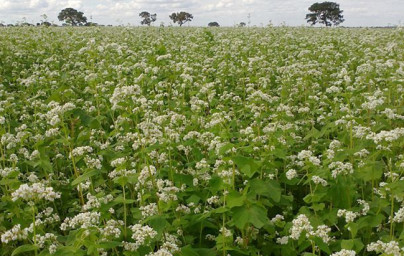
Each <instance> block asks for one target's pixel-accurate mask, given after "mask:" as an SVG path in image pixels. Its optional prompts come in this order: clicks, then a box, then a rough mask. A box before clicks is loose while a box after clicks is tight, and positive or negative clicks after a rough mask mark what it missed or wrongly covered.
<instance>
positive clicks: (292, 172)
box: [286, 169, 297, 180]
mask: <svg viewBox="0 0 404 256" xmlns="http://www.w3.org/2000/svg"><path fill="white" fill-rule="evenodd" d="M296 176H297V172H296V170H295V169H290V170H289V171H287V172H286V178H287V179H288V180H291V179H293V178H296Z"/></svg>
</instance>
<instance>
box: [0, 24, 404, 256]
mask: <svg viewBox="0 0 404 256" xmlns="http://www.w3.org/2000/svg"><path fill="white" fill-rule="evenodd" d="M0 138H1V140H0V177H1V180H0V188H1V190H0V197H1V202H0V235H1V243H0V255H60V256H70V255H71V256H73V255H74V256H76V255H100V256H106V255H134V256H173V255H174V256H215V255H218V256H228V255H230V256H238V255H250V256H269V255H288V256H289V255H291V256H293V255H306V256H308V255H313V256H314V255H334V256H353V255H384V256H399V255H404V30H402V29H400V28H397V29H348V28H341V29H339V28H336V29H317V28H304V27H301V28H287V27H272V28H271V27H268V28H209V29H207V28H195V27H194V28H192V27H191V28H185V27H184V28H171V27H165V28H157V27H154V28H153V27H151V28H135V27H132V28H130V27H113V28H110V27H96V28H0Z"/></svg>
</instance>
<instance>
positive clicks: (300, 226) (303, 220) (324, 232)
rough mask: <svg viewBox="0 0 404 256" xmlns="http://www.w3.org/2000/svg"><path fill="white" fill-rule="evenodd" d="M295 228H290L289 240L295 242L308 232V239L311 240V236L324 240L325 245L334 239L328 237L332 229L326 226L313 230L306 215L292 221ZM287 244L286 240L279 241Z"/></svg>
mask: <svg viewBox="0 0 404 256" xmlns="http://www.w3.org/2000/svg"><path fill="white" fill-rule="evenodd" d="M292 224H293V226H292V227H291V228H290V230H289V232H290V235H289V238H291V239H293V240H298V239H299V238H300V235H301V234H302V232H306V237H307V238H310V236H315V237H319V238H321V239H322V240H323V242H324V243H326V244H328V243H329V242H330V241H331V240H332V238H331V237H329V236H328V233H330V232H331V228H329V227H328V226H326V225H320V226H318V227H317V229H316V230H314V229H313V226H312V225H311V224H310V221H309V219H308V218H307V216H306V215H304V214H300V215H299V216H297V218H295V219H294V220H293V221H292ZM282 242H286V243H287V239H286V238H284V237H283V238H281V239H280V240H278V243H282Z"/></svg>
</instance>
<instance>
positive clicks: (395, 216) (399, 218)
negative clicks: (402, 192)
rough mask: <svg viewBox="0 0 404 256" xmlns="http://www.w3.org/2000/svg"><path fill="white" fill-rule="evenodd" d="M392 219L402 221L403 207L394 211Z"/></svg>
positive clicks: (403, 218) (403, 219)
mask: <svg viewBox="0 0 404 256" xmlns="http://www.w3.org/2000/svg"><path fill="white" fill-rule="evenodd" d="M393 221H394V222H397V223H401V222H404V207H401V208H400V209H399V210H398V211H397V212H396V213H394V218H393Z"/></svg>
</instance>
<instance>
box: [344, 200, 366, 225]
mask: <svg viewBox="0 0 404 256" xmlns="http://www.w3.org/2000/svg"><path fill="white" fill-rule="evenodd" d="M357 202H358V203H359V204H360V205H361V206H362V209H361V211H360V212H353V211H348V210H345V209H339V210H338V212H337V216H338V217H345V221H346V223H350V222H353V221H354V220H355V219H356V218H357V217H359V216H365V215H366V214H367V213H368V211H369V209H370V206H369V204H368V203H367V202H366V201H365V200H362V199H358V201H357Z"/></svg>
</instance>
